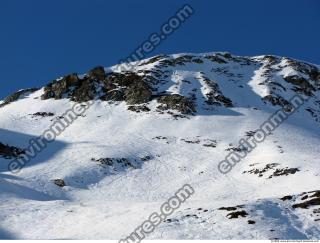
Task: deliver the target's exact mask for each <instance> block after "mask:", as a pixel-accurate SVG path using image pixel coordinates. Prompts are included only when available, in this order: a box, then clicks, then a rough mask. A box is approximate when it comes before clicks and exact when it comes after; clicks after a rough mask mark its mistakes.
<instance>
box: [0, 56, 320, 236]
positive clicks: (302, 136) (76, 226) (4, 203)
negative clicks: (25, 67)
mask: <svg viewBox="0 0 320 243" xmlns="http://www.w3.org/2000/svg"><path fill="white" fill-rule="evenodd" d="M183 55H186V54H179V55H172V56H168V58H177V57H180V56H183ZM188 55H193V56H194V57H197V58H200V59H201V60H203V63H187V64H185V65H177V66H174V67H162V69H161V70H162V71H167V73H168V77H167V78H166V81H167V82H166V83H164V84H163V85H160V86H159V91H168V92H171V93H177V94H181V95H185V96H188V95H190V94H191V93H192V92H193V93H194V95H195V96H196V97H197V102H198V103H197V108H198V109H197V113H196V114H195V115H190V116H188V117H187V118H178V119H174V118H173V117H172V116H171V115H169V114H159V113H158V112H156V110H155V109H151V111H150V112H141V113H135V112H132V111H129V110H127V105H126V103H125V102H119V103H116V104H110V103H108V102H106V101H100V100H96V101H95V103H94V105H93V106H92V107H90V109H89V110H87V111H86V112H85V115H84V116H81V117H79V118H78V119H77V120H76V121H75V122H74V123H73V124H71V125H70V127H68V128H67V129H66V130H65V131H64V132H63V133H62V134H61V135H60V136H59V137H58V138H57V140H56V141H54V142H53V143H51V144H49V145H48V147H47V148H46V149H45V150H43V151H42V152H41V153H39V155H38V156H37V157H36V158H34V159H33V160H32V161H31V162H30V163H29V164H28V165H27V166H26V167H25V168H23V169H22V171H21V172H20V173H18V174H12V173H11V172H10V171H8V169H7V166H8V163H9V162H10V161H11V160H8V159H5V158H2V157H0V238H13V239H113V240H117V239H121V238H124V237H126V236H128V235H129V234H130V233H131V232H132V231H133V230H134V229H135V228H136V227H137V226H139V225H140V224H141V223H142V222H143V221H144V220H146V219H147V218H148V217H149V215H150V214H151V213H153V212H158V211H159V208H160V206H161V205H162V203H164V202H165V201H166V200H167V199H169V198H170V197H171V196H172V195H174V193H175V192H176V191H177V190H178V189H179V188H180V187H181V186H183V185H184V184H186V183H188V184H190V185H191V186H192V187H193V188H194V190H195V194H194V195H192V196H191V197H190V198H189V199H188V200H187V201H186V202H185V203H183V204H182V205H181V207H180V208H179V209H177V210H176V211H175V213H174V214H173V215H172V216H170V217H169V218H171V219H176V220H175V221H173V222H162V223H161V224H160V225H159V226H158V227H157V228H156V230H155V231H154V232H152V233H151V234H149V235H148V237H147V239H275V238H278V239H319V238H320V221H319V220H317V221H316V219H319V218H320V213H318V214H316V213H312V210H315V209H318V208H320V206H313V207H311V208H309V209H301V208H296V209H294V208H292V205H291V204H290V202H289V201H283V200H280V199H279V198H281V197H283V196H286V195H299V194H301V193H303V192H309V191H314V190H319V189H320V188H319V185H320V164H319V153H320V152H319V151H320V150H319V147H320V133H319V123H318V122H316V121H314V120H313V119H312V117H311V115H310V114H309V113H306V112H305V111H304V109H305V108H306V107H310V106H311V105H314V103H313V101H308V102H309V103H308V104H306V105H305V106H303V107H302V108H301V109H300V110H299V111H298V112H296V113H295V114H294V115H292V116H291V117H290V118H289V119H288V120H287V121H285V122H284V123H283V124H282V125H281V126H280V127H278V128H277V129H276V130H275V131H274V132H273V133H272V134H271V135H270V136H268V137H267V139H266V140H265V141H264V142H262V143H260V144H259V145H258V146H257V148H256V149H255V150H254V151H253V152H251V153H250V154H249V155H248V156H247V157H246V158H245V159H243V160H242V161H241V162H239V164H237V165H236V166H235V167H234V168H233V170H232V171H231V172H230V173H228V174H226V175H224V174H221V173H220V172H219V171H218V169H217V165H218V163H219V162H220V161H221V160H223V159H224V157H225V156H226V155H227V154H228V153H229V152H228V151H226V149H228V148H230V147H232V146H234V147H236V146H237V143H238V141H239V140H240V139H241V138H245V137H246V132H249V131H254V130H256V129H258V128H259V126H260V124H262V123H263V122H264V121H265V120H266V119H268V117H269V116H270V115H271V114H272V113H273V112H275V111H276V110H277V109H279V107H277V106H272V105H270V104H266V103H264V102H263V101H262V100H261V98H262V97H264V96H266V95H268V94H270V91H271V90H272V86H270V85H268V84H264V85H261V84H260V83H262V82H263V81H265V77H264V75H263V73H264V72H265V69H264V68H265V65H266V63H265V62H266V61H265V60H264V56H259V57H245V58H247V59H248V60H251V61H254V63H250V64H248V65H242V63H240V62H236V61H233V60H228V61H227V63H225V64H223V63H221V64H220V63H214V62H212V61H210V60H208V59H206V58H205V55H214V54H212V53H207V54H188ZM237 58H240V59H241V58H242V57H237ZM277 58H278V59H279V62H278V63H277V64H273V66H274V68H275V70H276V71H275V72H274V73H273V74H272V75H273V79H274V80H275V82H277V83H280V84H281V85H283V86H285V87H287V91H286V92H281V91H278V92H279V94H281V95H282V97H284V98H290V97H292V96H293V94H294V92H293V91H292V90H291V89H290V85H291V84H289V83H286V82H285V81H284V80H283V79H282V77H283V76H284V75H289V74H296V73H297V71H296V70H294V69H292V68H291V67H290V66H286V67H284V66H285V63H286V58H281V57H277ZM241 60H242V59H241ZM147 61H148V60H146V62H147ZM153 68H155V64H154V63H151V64H150V63H148V64H145V65H140V66H137V67H133V68H132V71H135V72H138V71H139V70H152V69H153ZM105 70H108V71H111V70H114V67H110V68H106V69H105ZM203 76H205V77H207V78H209V79H211V80H215V81H216V82H217V83H218V84H219V88H220V90H221V92H222V93H223V94H224V95H225V96H226V97H228V98H229V99H231V100H232V102H233V104H234V107H228V108H227V107H223V106H217V107H215V108H213V109H209V108H208V107H206V105H205V104H204V103H203V102H204V101H205V100H206V94H207V93H208V92H209V91H210V87H208V86H207V85H206V83H205V82H204V81H203ZM183 80H187V81H188V82H184V81H183ZM194 89H196V91H195V90H194ZM42 93H43V89H40V90H39V91H36V92H34V93H32V94H29V95H27V96H26V97H23V98H21V99H19V100H18V101H15V102H12V103H10V104H9V105H6V106H4V107H2V108H0V142H1V143H3V144H8V145H11V146H16V147H20V148H26V147H27V146H28V142H29V140H30V139H31V138H35V137H37V136H40V135H41V134H42V133H43V132H44V131H45V130H46V129H48V128H49V126H50V125H51V124H52V122H53V121H52V119H53V118H54V117H43V118H42V117H33V116H31V115H30V114H33V113H36V112H39V111H41V112H52V113H54V114H55V116H59V115H61V114H63V113H64V112H65V111H66V110H67V109H68V108H71V106H72V105H73V102H71V101H70V100H68V99H61V100H54V99H49V100H41V99H40V96H41V94H42ZM319 97H320V96H319V91H317V92H315V95H314V97H313V98H312V99H313V100H316V99H318V100H320V99H319ZM156 105H157V104H156V101H152V102H150V104H148V106H149V107H151V108H152V107H155V106H156ZM157 136H162V137H166V139H156V137H157ZM184 140H192V141H194V140H198V141H199V142H198V143H187V142H185V141H184ZM212 140H215V141H216V147H207V146H203V144H205V143H207V142H208V141H212ZM144 156H150V157H151V160H148V161H144V162H143V163H142V164H141V167H139V168H137V169H126V170H114V171H112V172H110V171H108V170H105V168H104V167H102V166H101V165H99V164H98V163H97V162H94V161H92V160H91V158H96V159H99V158H107V157H109V158H128V159H139V158H142V157H144ZM271 163H278V164H279V167H281V168H285V167H288V168H298V169H299V171H298V172H296V173H295V174H289V175H287V176H278V177H272V178H268V177H269V175H270V173H271V172H272V171H268V172H266V174H264V175H263V176H261V177H259V176H258V175H256V174H250V173H244V171H248V170H250V169H252V168H253V167H252V164H256V167H255V168H263V167H264V166H265V165H267V164H271ZM268 173H269V174H268ZM57 178H61V179H63V180H64V181H65V183H66V186H65V187H63V188H60V187H58V186H56V185H55V184H54V183H53V180H54V179H57ZM236 205H244V206H243V209H245V210H246V212H247V213H248V214H249V215H248V216H246V217H239V218H236V219H229V218H228V217H227V214H228V213H230V212H231V211H230V212H228V211H224V210H218V209H219V208H220V207H231V206H236ZM186 215H197V217H189V216H186ZM248 220H253V221H255V224H248Z"/></svg>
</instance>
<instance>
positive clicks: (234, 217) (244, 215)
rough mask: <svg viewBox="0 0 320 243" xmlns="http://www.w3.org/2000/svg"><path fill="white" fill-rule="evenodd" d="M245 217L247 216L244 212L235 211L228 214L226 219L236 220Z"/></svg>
mask: <svg viewBox="0 0 320 243" xmlns="http://www.w3.org/2000/svg"><path fill="white" fill-rule="evenodd" d="M247 215H248V213H247V212H246V211H245V210H241V211H237V212H232V213H228V214H227V217H228V218H229V219H237V218H238V217H239V216H241V217H243V218H244V217H246V216H247Z"/></svg>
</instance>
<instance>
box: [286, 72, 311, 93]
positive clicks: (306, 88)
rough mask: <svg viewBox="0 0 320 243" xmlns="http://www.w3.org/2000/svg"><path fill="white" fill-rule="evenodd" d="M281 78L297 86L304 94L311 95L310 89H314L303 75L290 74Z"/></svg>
mask: <svg viewBox="0 0 320 243" xmlns="http://www.w3.org/2000/svg"><path fill="white" fill-rule="evenodd" d="M283 79H284V80H285V81H287V82H288V83H291V84H294V85H297V86H299V87H300V88H301V90H302V91H303V92H304V93H305V94H306V95H311V94H312V91H315V88H314V87H313V86H312V85H311V84H310V83H309V82H308V81H307V80H306V79H305V78H303V77H300V76H297V75H292V76H286V77H283Z"/></svg>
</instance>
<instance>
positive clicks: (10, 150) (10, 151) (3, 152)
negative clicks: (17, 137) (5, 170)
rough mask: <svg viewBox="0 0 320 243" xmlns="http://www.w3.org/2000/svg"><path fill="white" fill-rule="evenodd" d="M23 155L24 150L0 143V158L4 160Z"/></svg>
mask: <svg viewBox="0 0 320 243" xmlns="http://www.w3.org/2000/svg"><path fill="white" fill-rule="evenodd" d="M24 153H25V152H24V150H22V149H20V148H17V147H14V146H9V145H5V144H2V143H0V156H2V157H4V158H6V159H11V158H17V157H19V156H20V155H21V154H24Z"/></svg>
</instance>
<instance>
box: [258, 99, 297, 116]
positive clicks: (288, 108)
mask: <svg viewBox="0 0 320 243" xmlns="http://www.w3.org/2000/svg"><path fill="white" fill-rule="evenodd" d="M262 100H263V101H265V102H270V103H271V104H272V105H274V106H276V105H279V106H281V107H282V108H283V110H284V111H286V112H291V111H292V109H293V107H292V105H291V104H290V102H289V101H287V100H285V99H284V98H282V97H281V96H272V95H267V96H265V97H263V98H262Z"/></svg>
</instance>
